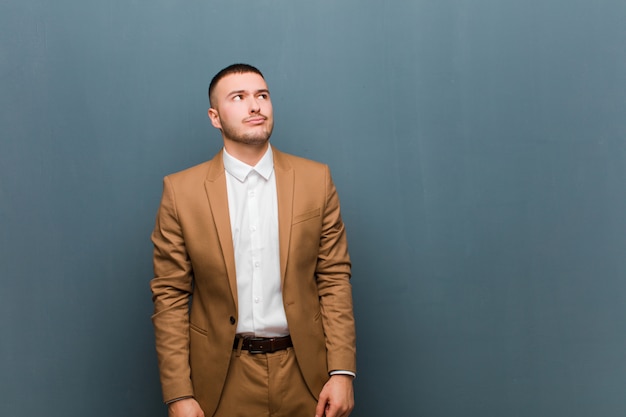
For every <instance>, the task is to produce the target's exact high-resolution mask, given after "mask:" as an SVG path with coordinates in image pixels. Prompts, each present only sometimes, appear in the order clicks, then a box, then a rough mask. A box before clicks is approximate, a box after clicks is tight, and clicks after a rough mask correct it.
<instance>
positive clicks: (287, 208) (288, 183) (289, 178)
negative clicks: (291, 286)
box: [272, 147, 294, 283]
mask: <svg viewBox="0 0 626 417" xmlns="http://www.w3.org/2000/svg"><path fill="white" fill-rule="evenodd" d="M272 152H273V153H274V155H273V156H274V173H275V174H276V194H277V197H278V240H279V245H280V277H281V282H282V283H284V281H285V271H286V269H287V256H288V254H289V240H290V239H291V218H292V217H293V185H294V171H293V169H292V168H291V165H289V162H288V161H287V160H286V158H285V157H284V156H283V155H282V153H281V152H279V151H277V150H276V149H275V148H273V147H272Z"/></svg>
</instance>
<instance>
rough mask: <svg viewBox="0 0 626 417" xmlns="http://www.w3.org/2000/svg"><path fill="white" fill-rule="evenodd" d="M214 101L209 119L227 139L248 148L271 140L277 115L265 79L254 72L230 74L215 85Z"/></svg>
mask: <svg viewBox="0 0 626 417" xmlns="http://www.w3.org/2000/svg"><path fill="white" fill-rule="evenodd" d="M212 98H213V100H212V101H213V107H211V108H210V109H209V117H210V118H211V123H212V124H213V126H214V127H216V128H217V129H220V130H221V131H222V136H223V137H224V140H230V141H233V142H238V143H241V144H245V145H262V144H265V143H266V142H267V141H268V139H269V138H270V135H271V134H272V129H273V127H274V114H273V110H272V101H271V100H270V93H269V91H268V89H267V84H266V83H265V80H264V79H263V77H261V76H260V75H258V74H255V73H253V72H246V73H241V74H230V75H227V76H226V77H224V78H222V79H221V80H220V81H219V82H218V83H217V85H216V86H215V88H214V90H213V97H212Z"/></svg>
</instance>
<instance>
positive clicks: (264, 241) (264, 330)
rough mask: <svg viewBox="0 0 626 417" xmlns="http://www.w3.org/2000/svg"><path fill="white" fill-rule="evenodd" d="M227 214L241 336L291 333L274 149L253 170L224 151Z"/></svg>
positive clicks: (268, 151)
mask: <svg viewBox="0 0 626 417" xmlns="http://www.w3.org/2000/svg"><path fill="white" fill-rule="evenodd" d="M223 152H224V168H225V170H226V190H227V192H228V210H229V214H230V226H231V231H232V236H233V246H234V249H235V268H236V274H237V300H238V307H239V311H238V313H239V321H238V323H237V334H239V335H246V336H247V335H249V336H256V337H279V336H286V335H288V334H289V328H288V326H287V317H286V315H285V308H284V305H283V297H282V288H281V279H280V255H279V253H280V252H279V242H278V203H277V195H276V175H275V174H274V158H273V155H272V148H271V146H268V149H267V152H266V153H265V155H264V156H263V157H262V158H261V160H260V161H259V162H258V163H257V164H256V166H254V167H252V166H250V165H247V164H245V163H243V162H241V161H239V160H238V159H236V158H234V157H233V156H231V155H229V154H228V152H226V149H224V151H223Z"/></svg>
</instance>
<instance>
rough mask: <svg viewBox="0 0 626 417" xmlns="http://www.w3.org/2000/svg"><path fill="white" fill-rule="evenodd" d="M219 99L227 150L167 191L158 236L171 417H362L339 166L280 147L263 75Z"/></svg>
mask: <svg viewBox="0 0 626 417" xmlns="http://www.w3.org/2000/svg"><path fill="white" fill-rule="evenodd" d="M209 100H210V105H211V107H210V109H209V111H208V115H209V118H210V119H211V123H212V125H213V126H214V127H216V128H217V129H219V130H220V131H221V134H222V139H223V141H224V148H223V149H222V150H221V151H220V152H219V153H218V154H217V155H216V156H215V157H214V158H213V159H212V160H210V161H207V162H205V163H202V164H200V165H198V166H195V167H192V168H189V169H187V170H185V171H182V172H179V173H176V174H173V175H170V176H167V177H166V178H165V179H164V188H163V196H162V200H161V205H160V207H159V212H158V214H157V220H156V225H155V229H154V231H153V233H152V241H153V243H154V273H155V276H154V279H153V280H152V281H151V289H152V294H153V301H154V315H153V323H154V328H155V338H156V347H157V353H158V358H159V368H160V374H161V385H162V388H163V395H164V399H165V402H166V403H167V404H168V409H169V415H170V417H201V416H207V417H209V416H214V417H237V416H245V417H252V416H253V417H258V416H272V417H274V416H276V417H278V416H280V417H299V416H303V417H311V416H313V415H315V416H318V417H322V416H326V417H345V416H348V415H349V414H350V412H351V410H352V408H353V406H354V399H353V398H354V397H353V388H352V379H353V377H354V376H355V372H356V365H355V329H354V318H353V312H352V295H351V286H350V281H349V279H350V259H349V256H348V250H347V242H346V233H345V228H344V225H343V222H342V219H341V215H340V210H339V200H338V197H337V192H336V189H335V186H334V185H333V182H332V179H331V177H330V172H329V170H328V167H327V166H326V165H323V164H320V163H317V162H313V161H310V160H306V159H303V158H299V157H296V156H292V155H288V154H284V153H282V152H279V151H278V150H276V149H275V148H273V147H271V146H270V144H269V138H270V136H271V133H272V128H273V124H274V119H273V111H272V102H271V100H270V93H269V90H268V87H267V84H266V82H265V79H264V77H263V75H262V74H261V72H260V71H259V70H258V69H256V68H254V67H252V66H250V65H246V64H235V65H231V66H229V67H227V68H225V69H223V70H222V71H220V72H219V73H218V74H217V75H215V77H214V78H213V80H212V81H211V84H210V87H209Z"/></svg>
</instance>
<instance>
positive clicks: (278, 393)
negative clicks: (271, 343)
mask: <svg viewBox="0 0 626 417" xmlns="http://www.w3.org/2000/svg"><path fill="white" fill-rule="evenodd" d="M316 405H317V400H316V399H315V397H313V395H312V394H311V392H310V391H309V389H308V387H307V385H306V383H305V381H304V378H303V377H302V373H301V372H300V368H299V367H298V363H297V362H296V356H295V353H294V351H293V348H287V349H285V350H280V351H278V352H273V353H260V354H250V353H249V352H248V351H245V350H242V351H237V350H234V351H233V354H232V356H231V358H230V367H229V369H228V375H227V376H226V383H225V384H224V390H223V391H222V396H221V398H220V402H219V404H218V406H217V411H216V412H215V414H214V415H213V417H313V416H314V415H315V407H316Z"/></svg>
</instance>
